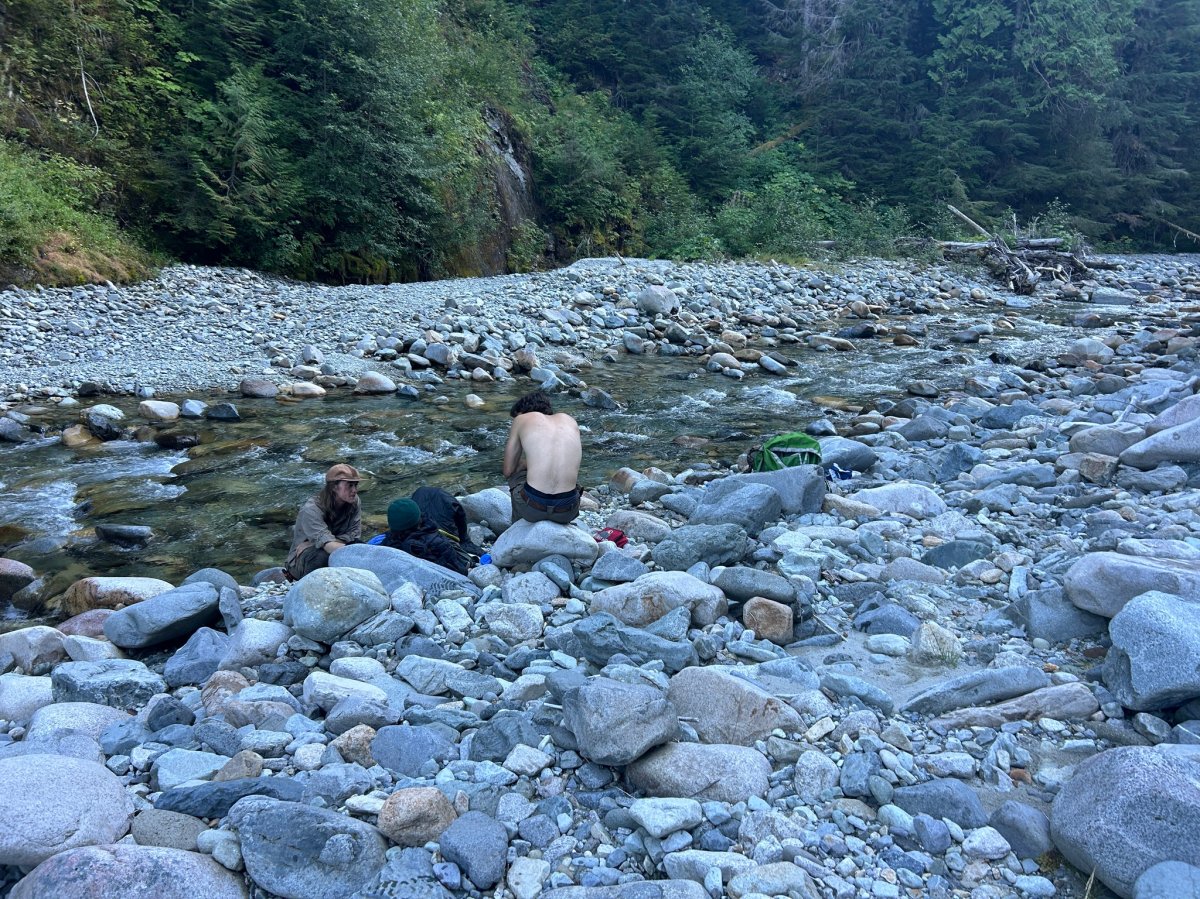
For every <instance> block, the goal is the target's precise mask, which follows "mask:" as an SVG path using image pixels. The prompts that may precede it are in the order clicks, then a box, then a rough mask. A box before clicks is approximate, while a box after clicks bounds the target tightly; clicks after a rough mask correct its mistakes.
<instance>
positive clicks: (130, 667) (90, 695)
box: [50, 659, 167, 709]
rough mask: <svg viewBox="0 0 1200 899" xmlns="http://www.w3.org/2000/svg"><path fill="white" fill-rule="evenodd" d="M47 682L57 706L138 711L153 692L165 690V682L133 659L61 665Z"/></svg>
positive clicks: (64, 663)
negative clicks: (75, 704)
mask: <svg viewBox="0 0 1200 899" xmlns="http://www.w3.org/2000/svg"><path fill="white" fill-rule="evenodd" d="M50 681H51V684H52V685H53V687H54V701H55V702H56V703H58V702H94V703H98V704H100V705H108V706H112V707H113V708H114V709H136V708H141V707H142V706H144V705H145V704H146V703H147V702H148V701H149V700H150V697H151V696H153V695H154V694H155V693H165V692H166V691H167V683H166V681H164V680H163V679H162V678H161V677H159V676H158V675H157V674H155V673H154V672H153V671H151V670H150V669H149V668H147V667H146V666H145V665H144V664H142V663H141V662H135V661H134V660H133V659H104V660H102V661H99V662H63V663H62V664H61V665H59V666H58V667H57V668H55V669H54V672H53V673H52V674H51V675H50Z"/></svg>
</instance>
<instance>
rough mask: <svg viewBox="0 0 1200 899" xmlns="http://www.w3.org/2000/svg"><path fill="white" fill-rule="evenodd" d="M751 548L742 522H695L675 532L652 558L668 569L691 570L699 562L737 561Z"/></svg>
mask: <svg viewBox="0 0 1200 899" xmlns="http://www.w3.org/2000/svg"><path fill="white" fill-rule="evenodd" d="M749 549H750V541H749V539H748V538H747V536H746V531H745V529H744V528H742V527H741V526H740V525H736V524H694V525H684V526H683V527H681V528H676V529H675V530H673V531H671V534H670V536H668V537H666V538H664V539H663V540H661V541H660V542H659V543H658V544H657V545H656V546H655V547H654V550H653V551H652V553H651V557H652V558H653V559H654V563H655V564H656V565H657V566H658V567H659V568H662V569H663V570H665V571H687V570H688V569H689V568H691V567H692V566H693V565H695V564H696V563H697V562H706V563H707V564H709V565H731V564H734V563H736V562H739V561H741V560H742V558H743V557H744V556H745V555H746V553H747V552H748V551H749Z"/></svg>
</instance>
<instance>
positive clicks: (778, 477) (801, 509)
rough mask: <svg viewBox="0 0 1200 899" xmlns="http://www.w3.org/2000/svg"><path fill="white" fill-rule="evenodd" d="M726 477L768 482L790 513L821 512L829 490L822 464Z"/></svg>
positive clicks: (739, 481)
mask: <svg viewBox="0 0 1200 899" xmlns="http://www.w3.org/2000/svg"><path fill="white" fill-rule="evenodd" d="M859 446H862V444H859ZM864 449H866V447H864ZM723 480H725V481H729V482H730V483H732V484H766V485H767V486H768V487H770V488H771V489H772V490H774V491H775V492H776V493H778V494H779V501H780V503H781V504H782V506H783V511H784V513H785V514H787V515H808V514H810V513H814V512H820V511H821V506H822V504H823V503H824V502H825V493H826V490H827V486H826V482H825V469H824V468H822V467H821V466H820V465H796V466H794V467H792V468H781V469H779V471H754V472H750V473H748V474H732V475H729V476H728V477H726V478H724V479H723Z"/></svg>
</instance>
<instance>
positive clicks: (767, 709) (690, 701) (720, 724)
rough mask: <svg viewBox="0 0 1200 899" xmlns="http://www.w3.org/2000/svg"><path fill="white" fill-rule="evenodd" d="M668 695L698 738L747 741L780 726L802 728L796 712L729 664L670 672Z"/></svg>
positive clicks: (745, 743)
mask: <svg viewBox="0 0 1200 899" xmlns="http://www.w3.org/2000/svg"><path fill="white" fill-rule="evenodd" d="M667 698H668V699H669V700H670V701H671V703H672V704H673V705H674V706H675V711H676V712H677V713H678V714H679V715H680V716H681V717H684V718H689V719H694V720H692V721H691V722H690V723H691V725H692V727H693V728H694V729H695V731H696V734H697V735H698V736H699V737H700V742H702V743H725V744H729V745H736V746H750V745H752V744H753V743H754V742H755V741H756V740H761V739H765V738H766V737H767V736H769V735H770V733H771V731H773V730H775V729H776V728H780V729H782V730H784V731H786V732H794V731H798V730H803V729H804V724H803V721H802V720H801V718H800V713H799V712H797V711H796V710H795V709H793V708H792V707H791V706H789V705H788V704H787V703H785V702H784V701H783V700H781V699H778V698H776V697H775V696H772V695H771V694H770V693H768V692H767V691H766V690H764V689H763V688H762V687H760V686H758V685H757V684H754V683H752V682H750V681H748V680H745V679H744V678H741V677H738V676H737V675H736V674H734V673H733V671H732V670H730V669H729V668H723V667H695V668H685V669H684V670H683V671H680V672H679V673H678V674H676V675H675V676H674V677H672V678H671V686H670V689H669V690H668V691H667Z"/></svg>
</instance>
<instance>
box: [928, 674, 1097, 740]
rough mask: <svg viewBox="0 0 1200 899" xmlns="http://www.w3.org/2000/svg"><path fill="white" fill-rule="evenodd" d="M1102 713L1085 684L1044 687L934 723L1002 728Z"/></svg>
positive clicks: (951, 725) (1072, 719) (1080, 717)
mask: <svg viewBox="0 0 1200 899" xmlns="http://www.w3.org/2000/svg"><path fill="white" fill-rule="evenodd" d="M1099 710H1100V703H1099V702H1098V701H1097V699H1096V697H1095V696H1094V695H1093V694H1092V691H1091V690H1089V689H1088V688H1087V687H1086V686H1084V685H1083V684H1081V683H1069V684H1058V685H1055V686H1051V687H1043V688H1042V689H1040V690H1034V691H1033V692H1032V693H1026V694H1025V695H1024V696H1018V697H1017V698H1015V699H1009V700H1007V701H1005V702H998V703H996V704H995V705H990V706H987V707H984V708H965V709H958V710H956V711H953V712H948V713H946V714H944V715H942V716H941V717H939V718H935V719H934V721H933V723H934V724H935V725H936V726H938V727H942V728H946V729H953V728H960V727H1000V726H1002V725H1003V724H1006V723H1008V722H1010V721H1036V720H1037V719H1039V718H1052V719H1055V720H1057V721H1082V720H1085V719H1087V718H1090V717H1091V716H1092V715H1094V714H1095V713H1096V712H1098V711H1099Z"/></svg>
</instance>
